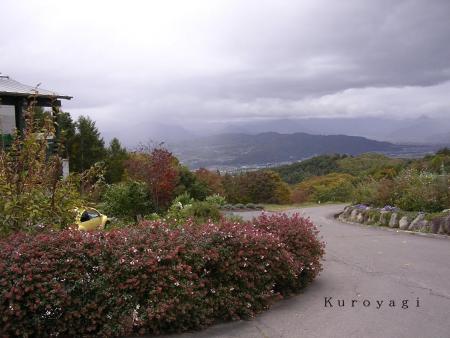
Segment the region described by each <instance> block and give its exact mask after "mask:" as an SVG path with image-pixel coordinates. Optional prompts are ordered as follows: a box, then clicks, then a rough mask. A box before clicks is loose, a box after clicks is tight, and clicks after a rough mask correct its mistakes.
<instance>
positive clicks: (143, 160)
mask: <svg viewBox="0 0 450 338" xmlns="http://www.w3.org/2000/svg"><path fill="white" fill-rule="evenodd" d="M125 167H126V169H127V173H128V175H129V176H130V178H133V179H135V180H139V181H142V182H145V183H146V184H147V186H148V189H149V192H150V195H151V198H152V202H153V205H154V206H155V207H156V209H157V210H162V209H165V208H167V207H168V206H169V205H170V202H171V201H172V199H173V197H174V196H173V195H174V190H175V188H176V186H177V183H178V179H179V177H178V176H179V175H178V167H179V166H178V161H177V159H176V158H175V157H174V156H173V155H172V153H171V152H170V151H168V150H167V149H164V148H154V149H152V150H151V151H149V152H145V151H143V152H136V153H134V154H132V155H131V156H130V158H129V159H128V160H127V161H126V164H125Z"/></svg>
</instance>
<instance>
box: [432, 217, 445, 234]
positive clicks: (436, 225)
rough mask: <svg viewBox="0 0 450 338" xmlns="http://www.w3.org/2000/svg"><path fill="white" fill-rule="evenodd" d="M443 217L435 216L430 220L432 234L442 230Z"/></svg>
mask: <svg viewBox="0 0 450 338" xmlns="http://www.w3.org/2000/svg"><path fill="white" fill-rule="evenodd" d="M444 221H445V220H444V217H437V218H434V219H432V220H431V224H430V230H431V232H432V233H433V234H437V233H439V231H440V230H441V231H443V225H442V223H443V222H444Z"/></svg>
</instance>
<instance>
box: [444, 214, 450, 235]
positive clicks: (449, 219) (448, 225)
mask: <svg viewBox="0 0 450 338" xmlns="http://www.w3.org/2000/svg"><path fill="white" fill-rule="evenodd" d="M442 232H443V233H446V234H447V235H450V215H449V216H445V217H443V219H442Z"/></svg>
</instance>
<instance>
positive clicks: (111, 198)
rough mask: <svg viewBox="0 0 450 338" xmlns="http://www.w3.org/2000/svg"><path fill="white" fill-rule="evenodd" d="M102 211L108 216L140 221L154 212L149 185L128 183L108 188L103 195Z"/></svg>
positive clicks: (135, 182)
mask: <svg viewBox="0 0 450 338" xmlns="http://www.w3.org/2000/svg"><path fill="white" fill-rule="evenodd" d="M102 209H103V210H104V211H105V213H106V214H107V215H108V216H114V217H119V218H123V219H133V220H134V221H137V220H138V217H139V216H144V215H147V214H150V213H152V212H153V211H154V208H153V205H152V203H151V200H150V198H149V196H148V189H147V185H146V184H145V183H142V182H138V181H127V182H121V183H117V184H112V185H110V186H108V188H107V189H106V191H105V193H104V195H103V204H102Z"/></svg>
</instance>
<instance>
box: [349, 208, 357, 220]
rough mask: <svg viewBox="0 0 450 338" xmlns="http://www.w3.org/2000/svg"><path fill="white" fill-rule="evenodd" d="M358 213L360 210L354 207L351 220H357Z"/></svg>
mask: <svg viewBox="0 0 450 338" xmlns="http://www.w3.org/2000/svg"><path fill="white" fill-rule="evenodd" d="M357 215H358V210H356V209H353V210H352V213H351V214H350V221H352V222H354V221H356V216H357Z"/></svg>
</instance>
